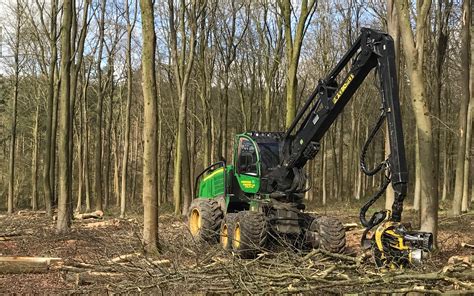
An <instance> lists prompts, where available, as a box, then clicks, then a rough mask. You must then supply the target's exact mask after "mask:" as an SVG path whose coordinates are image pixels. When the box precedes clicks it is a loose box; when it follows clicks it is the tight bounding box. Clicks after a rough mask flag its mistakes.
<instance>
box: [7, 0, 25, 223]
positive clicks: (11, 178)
mask: <svg viewBox="0 0 474 296" xmlns="http://www.w3.org/2000/svg"><path fill="white" fill-rule="evenodd" d="M22 5H23V4H22V3H21V2H20V0H17V1H16V6H15V9H14V13H15V18H16V24H15V32H14V33H13V34H12V38H10V39H11V43H12V46H11V47H12V50H13V71H14V80H13V98H12V109H11V126H10V159H9V166H8V213H9V214H12V213H13V208H14V204H13V201H14V195H15V190H14V184H15V149H16V137H17V135H16V125H17V103H18V86H19V83H20V38H21V37H20V33H21V25H22V15H23V10H24V9H23V7H22Z"/></svg>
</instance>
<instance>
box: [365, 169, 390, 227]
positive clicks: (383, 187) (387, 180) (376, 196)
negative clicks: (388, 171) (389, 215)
mask: <svg viewBox="0 0 474 296" xmlns="http://www.w3.org/2000/svg"><path fill="white" fill-rule="evenodd" d="M390 181H391V180H390V178H389V177H387V176H384V181H383V183H382V185H381V186H380V188H379V190H378V191H377V192H375V194H374V195H372V197H371V198H370V199H369V200H368V201H367V202H366V203H365V204H364V206H363V207H362V208H361V209H360V213H359V219H360V223H362V225H364V227H367V228H372V227H373V226H374V225H376V224H378V223H380V222H381V221H375V219H376V216H377V213H375V214H374V215H373V216H372V218H371V219H370V220H369V221H367V219H366V217H365V214H366V213H367V210H368V209H369V208H370V207H371V206H372V205H373V204H374V203H375V202H376V201H377V200H378V199H379V198H380V197H381V196H382V194H383V193H384V192H385V190H386V189H387V187H388V184H390ZM384 218H385V217H384ZM382 220H383V219H382Z"/></svg>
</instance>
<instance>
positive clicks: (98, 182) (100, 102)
mask: <svg viewBox="0 0 474 296" xmlns="http://www.w3.org/2000/svg"><path fill="white" fill-rule="evenodd" d="M106 2H107V1H106V0H102V1H101V16H100V22H99V49H98V50H99V51H98V57H97V83H98V87H97V88H98V90H97V109H96V113H97V114H96V116H97V117H96V118H97V122H96V138H95V176H94V190H95V192H94V194H95V208H96V210H102V197H103V196H102V182H103V180H102V118H103V116H102V111H103V107H104V87H103V79H102V66H101V63H102V54H103V48H104V30H105V6H106V4H107V3H106Z"/></svg>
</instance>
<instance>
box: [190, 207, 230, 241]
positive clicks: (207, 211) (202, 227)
mask: <svg viewBox="0 0 474 296" xmlns="http://www.w3.org/2000/svg"><path fill="white" fill-rule="evenodd" d="M222 217H223V213H222V209H221V207H220V206H219V203H218V202H217V201H215V200H212V199H198V198H197V199H194V200H193V202H192V203H191V206H190V207H189V212H188V223H189V230H190V231H191V235H192V236H193V238H194V240H195V241H198V242H208V243H216V242H217V238H218V235H219V227H220V225H221V222H222Z"/></svg>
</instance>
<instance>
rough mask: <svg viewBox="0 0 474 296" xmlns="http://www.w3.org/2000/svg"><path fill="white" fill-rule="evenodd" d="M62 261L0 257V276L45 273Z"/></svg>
mask: <svg viewBox="0 0 474 296" xmlns="http://www.w3.org/2000/svg"><path fill="white" fill-rule="evenodd" d="M61 260H62V259H61V258H45V257H0V274H7V273H43V272H47V271H48V270H49V268H50V266H51V265H53V264H56V263H59V262H61Z"/></svg>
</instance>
